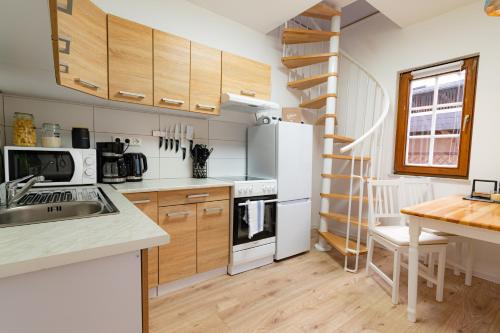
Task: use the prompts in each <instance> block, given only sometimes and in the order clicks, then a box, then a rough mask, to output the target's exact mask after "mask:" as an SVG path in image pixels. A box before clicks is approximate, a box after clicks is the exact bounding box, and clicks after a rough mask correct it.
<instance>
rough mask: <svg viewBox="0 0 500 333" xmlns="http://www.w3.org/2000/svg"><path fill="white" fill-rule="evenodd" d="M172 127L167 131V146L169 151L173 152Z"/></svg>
mask: <svg viewBox="0 0 500 333" xmlns="http://www.w3.org/2000/svg"><path fill="white" fill-rule="evenodd" d="M174 127H175V125H170V127H169V129H168V139H167V144H168V146H169V149H170V150H174Z"/></svg>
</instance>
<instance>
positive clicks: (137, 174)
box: [123, 153, 148, 182]
mask: <svg viewBox="0 0 500 333" xmlns="http://www.w3.org/2000/svg"><path fill="white" fill-rule="evenodd" d="M123 157H124V159H125V164H126V165H127V181H128V182H140V181H142V175H143V173H144V172H146V171H147V170H148V159H147V158H146V156H145V155H144V154H142V153H126V154H124V155H123Z"/></svg>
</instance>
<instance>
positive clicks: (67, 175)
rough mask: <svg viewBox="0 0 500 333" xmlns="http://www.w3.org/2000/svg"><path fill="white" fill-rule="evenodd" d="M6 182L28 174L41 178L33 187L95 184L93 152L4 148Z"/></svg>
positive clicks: (94, 155)
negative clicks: (43, 179)
mask: <svg viewBox="0 0 500 333" xmlns="http://www.w3.org/2000/svg"><path fill="white" fill-rule="evenodd" d="M4 169H5V180H6V181H11V180H16V179H19V178H22V177H25V176H28V175H35V176H44V177H45V181H44V182H41V183H37V184H36V185H35V186H64V185H89V184H95V183H97V174H96V170H97V159H96V150H95V149H75V148H43V147H15V146H6V147H4Z"/></svg>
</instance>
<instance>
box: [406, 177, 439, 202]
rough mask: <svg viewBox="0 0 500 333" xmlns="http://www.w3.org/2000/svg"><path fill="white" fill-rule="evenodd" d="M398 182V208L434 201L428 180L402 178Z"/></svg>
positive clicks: (432, 190)
mask: <svg viewBox="0 0 500 333" xmlns="http://www.w3.org/2000/svg"><path fill="white" fill-rule="evenodd" d="M400 180H401V185H402V186H401V195H402V198H401V201H400V204H401V207H400V208H404V207H409V206H414V205H418V204H420V203H422V202H426V201H431V200H434V186H433V184H432V182H431V179H430V178H423V177H422V178H419V177H411V178H410V177H402V178H400Z"/></svg>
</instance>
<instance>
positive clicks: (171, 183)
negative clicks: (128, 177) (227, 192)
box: [113, 178, 233, 193]
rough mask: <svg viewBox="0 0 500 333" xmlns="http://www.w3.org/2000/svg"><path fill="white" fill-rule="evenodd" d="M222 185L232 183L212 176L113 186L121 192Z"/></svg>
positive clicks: (230, 184)
mask: <svg viewBox="0 0 500 333" xmlns="http://www.w3.org/2000/svg"><path fill="white" fill-rule="evenodd" d="M224 186H233V183H232V182H226V181H222V180H217V179H213V178H203V179H197V178H171V179H154V180H143V181H142V182H127V183H123V184H115V185H113V187H114V188H115V189H116V190H117V191H118V192H121V193H136V192H155V191H172V190H188V189H195V188H207V187H224Z"/></svg>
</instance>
